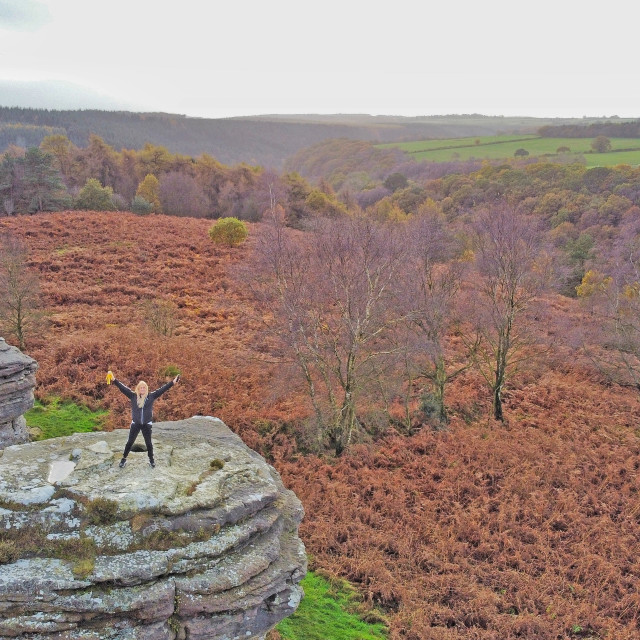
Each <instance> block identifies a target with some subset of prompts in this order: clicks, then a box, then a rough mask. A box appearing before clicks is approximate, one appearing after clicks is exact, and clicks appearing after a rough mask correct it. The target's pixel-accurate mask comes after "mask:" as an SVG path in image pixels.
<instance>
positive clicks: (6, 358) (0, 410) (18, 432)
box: [0, 338, 38, 449]
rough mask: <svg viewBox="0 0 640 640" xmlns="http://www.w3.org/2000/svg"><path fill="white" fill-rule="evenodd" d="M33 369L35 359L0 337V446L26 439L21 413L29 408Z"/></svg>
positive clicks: (34, 376)
mask: <svg viewBox="0 0 640 640" xmlns="http://www.w3.org/2000/svg"><path fill="white" fill-rule="evenodd" d="M37 368H38V364H37V363H36V361H35V360H33V359H32V358H30V357H29V356H26V355H25V354H24V353H22V352H21V351H20V350H19V349H16V347H12V346H10V345H8V344H7V343H6V342H5V340H4V338H0V449H2V448H3V447H6V446H8V445H11V444H18V443H21V442H27V440H29V432H28V431H27V423H26V421H25V419H24V416H23V414H24V413H25V412H26V411H28V410H29V409H31V407H33V389H34V387H35V386H36V369H37Z"/></svg>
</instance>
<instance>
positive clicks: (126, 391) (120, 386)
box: [107, 371, 136, 398]
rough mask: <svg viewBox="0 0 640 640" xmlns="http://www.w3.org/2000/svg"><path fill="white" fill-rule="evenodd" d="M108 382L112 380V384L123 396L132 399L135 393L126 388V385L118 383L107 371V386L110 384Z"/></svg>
mask: <svg viewBox="0 0 640 640" xmlns="http://www.w3.org/2000/svg"><path fill="white" fill-rule="evenodd" d="M110 380H113V384H115V385H116V387H118V389H120V391H122V393H124V395H125V396H127V398H134V397H135V395H136V392H135V391H132V390H131V389H129V387H127V386H126V385H124V384H122V382H120V380H118V379H117V378H116V377H115V376H114V375H113V373H111V371H109V372H108V373H107V384H110Z"/></svg>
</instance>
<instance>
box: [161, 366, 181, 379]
mask: <svg viewBox="0 0 640 640" xmlns="http://www.w3.org/2000/svg"><path fill="white" fill-rule="evenodd" d="M158 374H159V375H160V377H161V378H175V377H176V376H179V375H180V369H178V367H176V365H175V364H168V365H167V366H166V367H161V368H160V371H158Z"/></svg>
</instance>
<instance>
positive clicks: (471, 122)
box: [0, 93, 622, 169]
mask: <svg viewBox="0 0 640 640" xmlns="http://www.w3.org/2000/svg"><path fill="white" fill-rule="evenodd" d="M1 101H2V94H1V93H0V102H1ZM609 120H611V121H615V122H618V121H622V120H620V119H615V118H614V119H608V120H607V121H609ZM594 121H598V122H601V121H602V119H584V118H582V119H571V118H567V119H560V118H556V119H551V118H547V119H545V118H528V117H522V118H507V117H501V116H483V115H479V114H468V115H446V116H424V117H402V116H371V115H365V114H335V115H313V114H311V115H278V114H273V115H264V116H251V117H240V118H220V119H208V118H191V117H187V116H184V115H176V114H166V113H135V112H129V111H102V110H94V109H87V110H72V111H70V110H67V111H65V110H59V111H58V110H51V109H27V108H19V107H0V152H1V151H3V150H4V149H6V147H7V146H8V145H9V144H18V145H21V143H22V144H24V141H25V140H28V143H29V144H38V136H42V137H44V136H45V135H49V133H47V131H49V132H50V131H51V128H53V129H55V132H56V133H59V132H65V133H66V135H67V136H68V138H69V139H70V140H71V141H72V142H73V143H74V144H76V145H78V146H81V147H84V146H86V144H87V141H88V138H89V135H90V134H92V133H94V134H96V135H98V136H100V137H101V138H103V139H104V141H105V142H107V143H108V144H109V145H111V146H112V147H114V148H116V149H118V150H120V149H123V148H127V149H140V148H142V147H143V146H144V145H145V143H147V142H151V143H153V144H156V145H161V146H164V147H167V148H168V149H169V150H170V151H171V152H173V153H184V154H187V155H191V156H198V155H200V154H201V153H209V154H211V155H212V156H214V157H215V158H217V159H218V160H220V161H221V162H223V163H225V164H237V163H239V162H246V163H248V164H252V165H262V166H265V167H271V168H274V169H280V168H282V167H283V165H284V162H285V160H286V159H287V158H289V157H291V156H293V155H294V154H295V153H297V152H298V151H299V150H300V149H304V148H306V147H310V146H312V145H315V144H318V143H320V142H323V141H325V140H327V139H333V138H348V139H352V140H365V141H369V142H376V143H381V142H401V141H406V140H420V139H440V138H452V137H468V136H486V135H495V134H499V133H515V132H517V133H534V132H536V131H537V130H538V129H539V128H540V127H542V126H544V125H576V124H590V123H591V122H594ZM21 127H24V130H22V129H21ZM34 127H41V128H42V130H41V131H40V132H38V131H35V130H34ZM40 139H41V138H40Z"/></svg>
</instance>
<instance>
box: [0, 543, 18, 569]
mask: <svg viewBox="0 0 640 640" xmlns="http://www.w3.org/2000/svg"><path fill="white" fill-rule="evenodd" d="M19 557H20V550H19V549H18V547H16V543H15V541H13V540H0V564H10V563H11V562H15V561H16V560H17V559H18V558H19Z"/></svg>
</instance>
